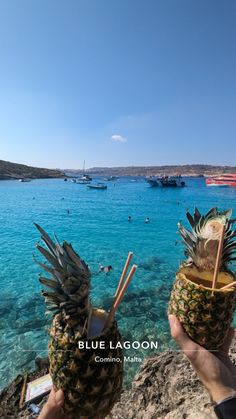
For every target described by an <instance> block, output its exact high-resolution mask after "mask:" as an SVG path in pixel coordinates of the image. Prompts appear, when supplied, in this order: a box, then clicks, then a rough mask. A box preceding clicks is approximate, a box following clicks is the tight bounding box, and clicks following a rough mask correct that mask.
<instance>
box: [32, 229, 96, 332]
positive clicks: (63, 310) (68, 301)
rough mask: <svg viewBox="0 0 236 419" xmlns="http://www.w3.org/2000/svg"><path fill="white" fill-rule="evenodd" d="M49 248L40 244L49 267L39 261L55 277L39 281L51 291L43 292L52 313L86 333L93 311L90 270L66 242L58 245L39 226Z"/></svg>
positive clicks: (39, 247) (41, 251) (43, 239)
mask: <svg viewBox="0 0 236 419" xmlns="http://www.w3.org/2000/svg"><path fill="white" fill-rule="evenodd" d="M35 226H36V228H37V229H38V230H39V232H40V233H41V239H42V241H43V242H44V244H45V245H46V249H45V248H44V247H42V246H40V245H38V244H37V245H36V247H37V249H38V250H39V251H40V253H41V254H42V255H43V256H44V257H45V259H46V260H47V262H49V265H48V264H44V263H41V262H39V261H37V260H36V259H35V262H36V263H37V264H38V265H39V266H40V267H41V268H43V269H44V271H46V272H47V273H49V274H50V275H51V277H50V278H45V277H43V276H40V278H39V281H40V282H41V283H42V284H43V285H45V286H46V287H47V288H49V289H51V291H42V295H43V297H44V298H45V302H46V305H47V308H48V310H49V312H52V313H53V315H54V316H55V315H57V314H61V315H62V317H63V318H64V320H66V322H67V324H68V326H69V327H70V328H73V329H76V330H79V331H82V330H84V327H85V325H86V322H87V320H88V315H89V310H90V300H89V291H90V271H89V268H88V266H87V265H86V263H85V262H84V261H83V260H82V259H81V258H80V257H79V255H77V253H76V252H75V251H74V250H73V248H72V246H71V245H70V244H68V243H67V242H66V241H64V242H63V244H62V245H60V243H59V241H58V239H57V237H56V236H55V241H56V243H54V242H53V241H52V239H51V238H50V237H49V236H48V234H47V233H46V232H45V231H44V230H43V229H42V228H41V227H40V226H39V225H38V224H36V223H35Z"/></svg>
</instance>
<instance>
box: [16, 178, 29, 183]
mask: <svg viewBox="0 0 236 419" xmlns="http://www.w3.org/2000/svg"><path fill="white" fill-rule="evenodd" d="M19 182H31V179H28V178H22V179H19Z"/></svg>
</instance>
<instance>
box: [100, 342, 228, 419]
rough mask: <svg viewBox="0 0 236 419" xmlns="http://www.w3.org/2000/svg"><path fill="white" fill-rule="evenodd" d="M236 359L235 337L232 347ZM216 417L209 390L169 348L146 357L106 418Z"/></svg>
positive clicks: (206, 418)
mask: <svg viewBox="0 0 236 419" xmlns="http://www.w3.org/2000/svg"><path fill="white" fill-rule="evenodd" d="M231 358H232V361H233V362H235V361H236V340H234V342H233V345H232V348H231ZM163 418H165V419H215V418H216V416H215V414H214V411H213V407H212V403H211V401H210V397H209V395H208V392H207V391H206V389H205V388H204V386H203V385H202V384H201V382H200V381H199V380H198V378H197V375H196V373H195V372H194V371H193V369H192V366H191V364H190V363H189V361H188V360H187V358H186V357H185V356H184V355H183V354H182V353H181V352H176V351H173V350H169V351H167V352H165V353H162V354H160V355H157V356H155V357H152V358H148V359H146V360H145V361H144V363H143V365H142V367H141V370H140V372H139V374H138V375H136V377H135V379H134V381H133V384H132V389H131V390H129V391H126V392H124V393H123V394H122V396H121V400H120V401H119V402H118V403H116V405H115V406H114V408H113V409H112V412H111V414H110V415H109V416H108V419H163Z"/></svg>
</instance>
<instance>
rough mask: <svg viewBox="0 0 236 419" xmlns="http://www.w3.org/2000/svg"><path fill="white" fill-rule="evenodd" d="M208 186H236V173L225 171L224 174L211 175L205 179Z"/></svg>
mask: <svg viewBox="0 0 236 419" xmlns="http://www.w3.org/2000/svg"><path fill="white" fill-rule="evenodd" d="M205 181H206V186H218V187H220V186H221V187H226V186H236V173H225V174H223V175H217V176H211V177H208V178H206V179H205Z"/></svg>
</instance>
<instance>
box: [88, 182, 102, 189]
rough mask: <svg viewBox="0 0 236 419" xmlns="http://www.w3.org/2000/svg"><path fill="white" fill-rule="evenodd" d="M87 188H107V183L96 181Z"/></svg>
mask: <svg viewBox="0 0 236 419" xmlns="http://www.w3.org/2000/svg"><path fill="white" fill-rule="evenodd" d="M87 188H89V189H107V185H105V183H101V182H99V183H96V184H92V183H91V184H90V185H87Z"/></svg>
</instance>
